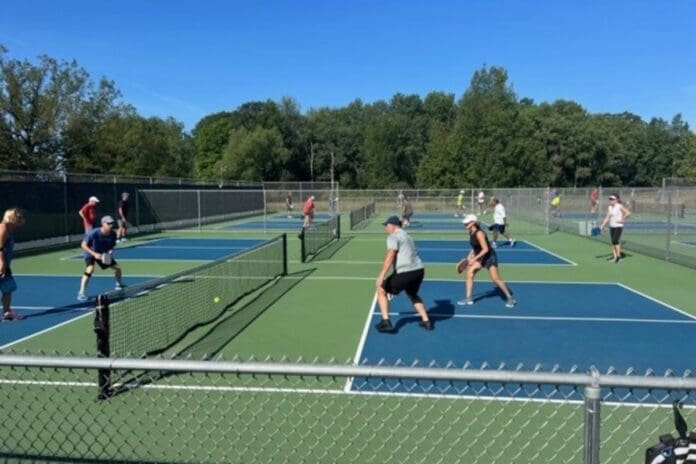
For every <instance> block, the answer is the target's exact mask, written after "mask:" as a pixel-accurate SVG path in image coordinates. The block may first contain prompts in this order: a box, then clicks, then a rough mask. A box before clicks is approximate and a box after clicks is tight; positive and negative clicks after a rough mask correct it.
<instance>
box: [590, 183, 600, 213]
mask: <svg viewBox="0 0 696 464" xmlns="http://www.w3.org/2000/svg"><path fill="white" fill-rule="evenodd" d="M598 204H599V190H598V189H597V188H596V187H595V188H593V189H592V191H591V192H590V212H591V213H596V212H597V205H598Z"/></svg>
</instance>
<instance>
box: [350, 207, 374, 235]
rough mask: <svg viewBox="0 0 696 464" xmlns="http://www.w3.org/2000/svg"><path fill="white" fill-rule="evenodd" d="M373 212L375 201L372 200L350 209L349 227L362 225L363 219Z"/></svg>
mask: <svg viewBox="0 0 696 464" xmlns="http://www.w3.org/2000/svg"><path fill="white" fill-rule="evenodd" d="M373 214H375V202H374V200H372V201H371V202H369V203H367V204H366V205H363V206H361V207H359V208H356V209H353V210H351V211H350V228H351V230H352V229H356V228H358V227H361V226H362V227H364V225H365V224H364V223H365V221H367V220H368V219H369V218H371V217H372V215H373Z"/></svg>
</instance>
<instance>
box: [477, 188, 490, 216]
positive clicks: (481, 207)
mask: <svg viewBox="0 0 696 464" xmlns="http://www.w3.org/2000/svg"><path fill="white" fill-rule="evenodd" d="M476 205H477V206H478V212H479V214H486V213H487V212H488V211H486V194H485V193H483V190H481V191H480V192H479V193H478V195H477V196H476Z"/></svg>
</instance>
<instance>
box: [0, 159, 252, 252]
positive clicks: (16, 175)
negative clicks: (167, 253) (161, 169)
mask: <svg viewBox="0 0 696 464" xmlns="http://www.w3.org/2000/svg"><path fill="white" fill-rule="evenodd" d="M153 189H158V190H169V191H175V190H181V189H196V191H216V192H222V191H231V190H234V191H240V190H244V191H247V190H256V191H258V192H259V193H258V194H257V195H253V194H250V195H247V197H249V196H251V197H253V200H252V201H251V203H250V202H249V201H247V202H246V203H245V205H247V204H249V206H248V207H246V206H245V208H246V209H249V210H250V209H256V210H260V211H261V212H263V190H262V187H261V183H254V182H244V181H225V182H224V183H212V182H203V181H196V180H193V179H182V178H153V177H129V176H117V175H99V174H70V173H56V172H24V171H0V211H4V210H5V209H6V208H10V207H15V206H17V207H20V208H22V209H23V210H24V211H25V212H26V224H25V225H24V226H23V227H21V228H19V229H18V230H17V232H16V234H15V239H16V240H17V242H18V247H17V248H18V249H30V248H40V247H45V246H56V245H64V244H67V243H71V242H75V241H79V240H80V239H81V238H82V236H83V226H82V219H81V218H80V217H79V215H78V211H79V209H80V208H81V207H82V206H83V205H84V204H85V203H86V202H87V200H88V199H89V197H91V196H96V197H97V198H99V200H100V202H99V205H98V212H99V215H100V216H102V215H106V214H109V215H112V216H114V217H116V216H117V210H118V203H119V200H120V199H121V194H122V193H124V192H125V193H128V194H129V195H130V198H131V211H132V212H131V217H129V221H130V222H131V223H132V224H133V225H134V226H136V228H135V229H133V230H132V232H137V231H138V230H139V228H141V227H143V228H144V229H146V230H148V229H149V230H154V229H155V227H154V226H155V225H157V224H159V223H162V222H165V221H163V220H162V219H161V218H160V217H159V215H160V211H159V210H156V209H155V208H150V204H151V202H150V200H149V198H146V197H144V196H142V195H140V193H139V192H141V191H143V190H153ZM227 203H229V202H227ZM174 206H180V205H179V204H174ZM194 206H196V205H194ZM246 209H245V210H246ZM233 212H237V211H236V210H235V211H233ZM215 214H218V215H220V214H223V213H220V212H217V211H216V212H215ZM224 214H225V215H227V216H228V217H229V214H230V211H227V210H225V212H224ZM183 219H186V218H184V217H177V218H175V219H170V221H173V222H176V221H179V220H183ZM194 222H195V223H196V224H198V223H200V222H201V221H198V220H196V221H194ZM145 226H150V227H149V228H148V227H145Z"/></svg>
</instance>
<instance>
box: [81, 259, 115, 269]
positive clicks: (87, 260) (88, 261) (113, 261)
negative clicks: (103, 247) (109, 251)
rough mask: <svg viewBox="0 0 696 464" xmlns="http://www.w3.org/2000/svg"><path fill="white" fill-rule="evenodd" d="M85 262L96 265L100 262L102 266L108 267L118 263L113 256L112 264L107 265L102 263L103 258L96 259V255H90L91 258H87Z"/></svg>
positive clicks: (88, 264) (103, 267)
mask: <svg viewBox="0 0 696 464" xmlns="http://www.w3.org/2000/svg"><path fill="white" fill-rule="evenodd" d="M85 264H86V265H87V266H94V265H95V264H98V265H99V267H100V268H102V269H108V268H110V267H114V265H115V264H118V263H117V262H116V260H115V259H113V258H111V264H109V265H108V266H107V265H106V264H104V263H102V262H101V260H98V259H95V258H94V256H90V257H89V258H85Z"/></svg>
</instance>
